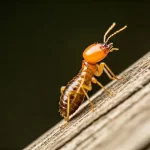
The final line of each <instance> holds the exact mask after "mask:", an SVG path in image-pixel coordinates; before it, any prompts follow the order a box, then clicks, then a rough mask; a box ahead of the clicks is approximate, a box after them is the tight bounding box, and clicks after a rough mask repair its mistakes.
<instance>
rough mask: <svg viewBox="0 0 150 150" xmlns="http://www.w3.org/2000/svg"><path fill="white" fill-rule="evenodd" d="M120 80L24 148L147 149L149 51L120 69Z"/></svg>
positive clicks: (149, 129)
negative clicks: (64, 126)
mask: <svg viewBox="0 0 150 150" xmlns="http://www.w3.org/2000/svg"><path fill="white" fill-rule="evenodd" d="M119 76H123V79H122V80H120V81H112V82H110V83H109V84H108V85H107V86H106V87H107V88H108V89H109V90H110V91H113V93H114V96H113V97H110V96H109V95H107V93H105V92H104V91H103V90H102V89H101V90H99V91H98V92H97V93H95V94H94V95H93V96H92V97H91V99H92V101H93V103H94V104H95V112H94V113H92V112H91V109H90V105H89V103H88V101H86V102H85V103H83V105H82V106H81V107H80V108H79V110H78V111H77V112H76V113H75V114H74V115H73V116H72V118H71V121H70V123H69V125H68V126H67V127H66V128H64V129H63V128H60V127H61V126H62V124H64V121H61V122H59V123H58V124H57V125H56V126H54V127H53V128H51V129H50V130H49V131H47V132H46V133H44V134H43V135H42V136H41V137H39V138H38V139H37V140H35V141H33V143H31V144H30V145H29V146H27V147H26V148H24V150H58V149H60V150H140V149H141V150H149V149H150V52H149V53H147V54H146V55H145V56H143V57H142V58H141V59H139V60H138V61H137V62H135V63H134V64H133V65H132V66H130V67H129V68H128V69H126V70H125V71H124V72H122V73H121V74H120V75H119Z"/></svg>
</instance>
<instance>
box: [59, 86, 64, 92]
mask: <svg viewBox="0 0 150 150" xmlns="http://www.w3.org/2000/svg"><path fill="white" fill-rule="evenodd" d="M64 89H65V86H62V87H61V88H60V92H61V94H62V93H63V91H64Z"/></svg>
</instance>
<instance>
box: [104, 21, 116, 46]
mask: <svg viewBox="0 0 150 150" xmlns="http://www.w3.org/2000/svg"><path fill="white" fill-rule="evenodd" d="M115 25H116V23H115V22H114V23H113V24H112V25H111V26H110V27H109V28H108V30H107V31H106V32H105V35H104V43H105V41H106V36H107V34H108V33H109V32H110V30H112V29H113V28H114V26H115Z"/></svg>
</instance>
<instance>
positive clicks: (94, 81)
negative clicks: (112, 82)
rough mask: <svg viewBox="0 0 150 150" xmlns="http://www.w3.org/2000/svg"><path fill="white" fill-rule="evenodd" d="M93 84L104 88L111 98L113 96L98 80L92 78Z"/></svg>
mask: <svg viewBox="0 0 150 150" xmlns="http://www.w3.org/2000/svg"><path fill="white" fill-rule="evenodd" d="M92 82H93V83H96V84H98V85H99V86H100V87H101V88H103V89H104V90H105V91H106V92H107V93H108V94H109V95H110V96H113V94H112V93H110V92H109V91H108V90H107V89H106V88H105V87H104V86H103V85H102V84H101V83H100V82H99V81H97V79H96V78H94V77H92Z"/></svg>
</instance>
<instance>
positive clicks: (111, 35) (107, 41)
mask: <svg viewBox="0 0 150 150" xmlns="http://www.w3.org/2000/svg"><path fill="white" fill-rule="evenodd" d="M126 27H127V26H126V25H125V26H124V27H123V28H121V29H119V30H117V31H116V32H114V33H113V34H111V35H110V36H109V37H108V38H107V40H106V41H105V43H107V42H108V40H109V39H110V38H111V37H112V36H114V35H115V34H117V33H119V32H121V31H122V30H124V29H125V28H126Z"/></svg>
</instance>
